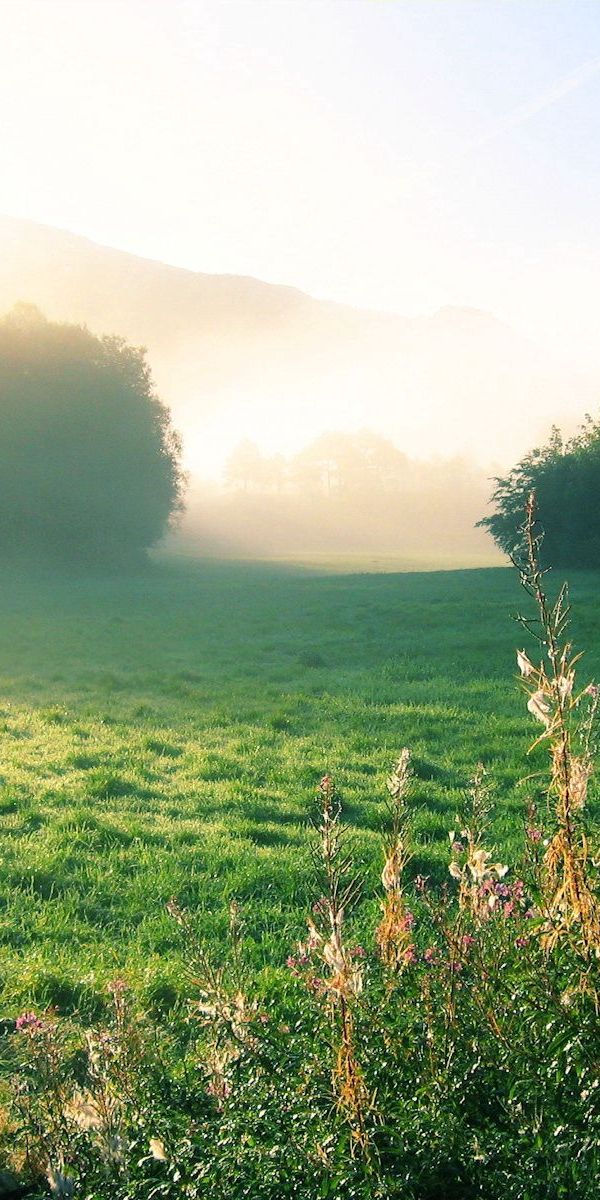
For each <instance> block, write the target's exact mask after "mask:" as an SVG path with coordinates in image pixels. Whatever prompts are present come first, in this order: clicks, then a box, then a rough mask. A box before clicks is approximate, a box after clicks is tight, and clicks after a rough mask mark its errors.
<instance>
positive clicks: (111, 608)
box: [0, 561, 600, 1016]
mask: <svg viewBox="0 0 600 1200" xmlns="http://www.w3.org/2000/svg"><path fill="white" fill-rule="evenodd" d="M572 583H573V588H572V592H573V600H574V604H575V610H576V622H575V626H574V635H575V637H576V640H577V642H578V644H579V645H582V646H585V647H588V648H593V647H595V646H596V645H599V646H600V638H599V637H598V633H599V625H600V615H599V614H598V610H597V604H596V597H597V588H598V577H597V575H594V574H591V573H589V574H587V573H580V574H577V576H576V577H575V578H574V579H573V581H572ZM522 606H523V599H522V597H521V595H520V592H519V589H518V585H517V582H516V580H515V578H514V575H513V573H512V572H511V571H509V570H504V569H495V570H471V571H452V572H431V573H422V574H400V575H392V574H383V575H376V574H364V575H342V574H339V573H337V574H330V575H327V574H323V573H318V572H315V571H307V570H302V569H301V568H299V567H294V568H290V567H285V566H283V565H276V566H273V565H271V566H265V565H259V564H255V565H252V564H235V563H216V562H210V563H190V562H185V561H176V562H169V561H161V562H156V563H154V564H152V565H151V566H149V567H148V568H147V570H145V571H141V572H139V573H137V574H136V573H131V574H129V575H126V576H122V575H121V576H119V575H114V576H103V577H100V576H95V575H93V574H87V575H80V576H77V577H70V578H66V577H64V576H60V575H58V574H56V575H53V574H50V573H45V574H44V573H38V574H37V575H33V574H31V573H27V572H24V571H15V572H14V573H13V572H10V573H9V572H7V573H6V575H5V578H4V582H3V584H2V588H1V591H0V737H1V740H2V741H1V744H2V750H1V759H0V829H1V845H0V896H1V902H0V903H1V908H0V984H1V985H2V989H3V1015H13V1014H14V1013H15V1012H16V1011H17V1010H18V1009H19V1008H22V1007H29V1006H34V1007H35V1006H43V1005H47V1004H53V1005H56V1006H57V1007H58V1008H59V1010H61V1011H63V1012H70V1011H73V1010H80V1011H82V1013H83V1014H84V1015H87V1016H90V1015H93V1014H94V1013H95V1012H96V1011H97V1010H98V1008H99V1007H101V1006H102V1004H103V1002H104V1001H103V996H104V994H105V985H106V981H107V980H108V979H110V978H111V977H114V976H115V975H117V974H119V975H125V976H126V977H127V978H128V979H129V980H130V981H131V982H132V983H133V984H135V986H136V987H137V988H138V989H139V990H140V992H141V995H142V998H143V1000H144V1001H145V1003H147V1004H148V1006H149V1007H150V1008H152V1009H154V1010H155V1011H158V1012H160V1011H164V1010H166V1009H168V1007H169V1006H170V1005H171V1004H173V1003H174V1002H175V1001H176V1000H177V998H178V996H179V995H180V994H181V992H184V991H186V989H187V985H186V983H185V972H184V964H183V963H182V961H181V949H180V943H179V939H178V935H177V931H176V929H175V928H174V925H173V922H172V920H171V919H170V918H169V916H168V915H167V914H166V911H165V904H166V902H167V901H168V899H169V898H170V897H171V896H173V895H176V896H177V898H178V900H179V901H180V903H182V904H183V905H190V906H193V908H194V909H195V910H196V912H197V914H198V918H199V924H200V927H201V929H202V931H203V933H204V935H205V936H206V938H207V939H208V940H209V941H210V942H211V943H213V944H219V943H222V942H223V940H224V937H225V931H226V925H227V910H228V905H229V901H230V900H231V899H232V898H233V897H235V898H237V899H238V900H239V901H240V902H241V904H242V905H243V908H244V913H245V922H246V926H247V930H248V942H249V948H250V951H251V953H252V954H253V956H254V958H255V961H256V963H257V965H259V966H260V965H263V964H264V965H267V964H270V967H271V968H272V964H273V963H279V962H280V963H282V964H283V963H284V962H285V958H286V955H287V954H288V953H289V950H290V945H291V944H293V943H294V941H295V940H297V938H298V936H299V935H301V933H302V931H303V912H304V908H305V905H306V903H307V901H308V897H309V896H310V894H311V890H310V878H309V877H310V863H309V858H308V855H307V852H306V842H307V839H306V818H307V814H308V812H309V811H310V806H311V802H312V798H313V796H314V790H315V786H316V784H317V783H318V780H319V778H320V776H321V775H322V774H323V773H324V772H325V771H329V772H331V773H332V774H333V775H334V776H335V779H336V783H337V785H338V788H339V790H340V791H341V793H342V795H343V797H344V801H345V816H346V819H347V820H348V821H349V823H350V824H351V825H352V826H353V827H354V829H355V851H356V854H357V856H358V858H359V859H360V860H361V862H362V863H363V864H364V870H365V872H366V873H367V876H368V875H371V877H372V878H373V880H375V879H376V878H377V876H378V874H379V871H380V869H381V861H380V854H381V851H380V844H379V839H378V827H379V821H380V817H381V813H382V797H383V794H384V790H385V779H386V775H387V773H388V771H389V767H390V765H391V762H392V761H393V760H394V758H395V757H397V754H398V751H399V750H400V748H401V747H402V746H404V745H408V746H410V748H411V750H412V753H413V757H414V765H415V770H416V774H417V780H418V783H417V789H416V790H417V800H418V804H419V815H418V818H417V833H418V838H419V851H418V853H417V854H416V855H415V858H414V859H413V861H412V863H411V867H410V870H411V871H412V872H413V874H416V873H425V874H430V875H432V876H434V877H437V878H440V879H441V878H443V877H445V874H446V869H447V868H446V863H447V846H448V843H447V830H448V829H449V828H450V827H451V824H452V819H453V816H454V813H455V812H456V810H457V807H459V806H460V804H461V798H462V790H463V788H464V786H465V784H466V782H467V780H468V779H469V777H470V775H471V774H472V772H473V769H474V767H475V765H476V764H477V762H478V761H480V760H481V761H483V763H484V764H485V766H486V767H487V768H488V769H489V771H490V773H491V777H492V779H493V781H494V784H495V789H496V809H495V836H496V839H497V841H498V843H499V844H501V845H502V853H503V855H504V856H505V861H507V858H506V856H507V854H508V855H509V854H510V847H511V845H512V847H513V848H515V849H516V846H517V844H518V843H519V842H520V837H521V833H520V827H521V819H522V812H523V808H524V802H525V797H526V795H529V794H532V793H533V792H534V791H535V787H536V785H535V782H532V783H530V784H529V785H527V786H526V787H524V786H520V785H519V780H520V779H521V778H522V776H523V775H524V774H525V773H526V772H527V771H528V770H530V769H532V766H535V762H538V764H539V763H541V762H543V751H542V752H541V758H540V757H538V759H536V760H535V761H534V763H533V764H528V763H527V762H526V758H525V756H526V751H527V747H528V745H529V743H530V741H531V740H533V737H534V736H535V735H536V734H537V732H538V730H537V728H536V727H535V723H534V721H533V719H532V718H531V719H530V718H526V717H525V716H524V703H523V698H522V697H521V696H520V695H519V690H518V687H517V685H516V682H515V663H514V648H515V646H516V644H517V643H520V642H522V633H521V632H520V631H519V630H518V629H517V628H516V627H515V626H514V625H513V624H512V622H511V621H510V614H511V612H514V611H515V610H516V609H517V608H519V607H522ZM599 668H600V656H599V655H598V653H596V652H595V651H594V652H593V653H592V652H591V651H590V652H589V653H588V655H587V657H586V661H585V667H584V668H582V672H581V677H582V679H583V678H584V677H587V676H590V677H591V676H593V675H594V673H596V675H598V673H599ZM267 975H268V972H267Z"/></svg>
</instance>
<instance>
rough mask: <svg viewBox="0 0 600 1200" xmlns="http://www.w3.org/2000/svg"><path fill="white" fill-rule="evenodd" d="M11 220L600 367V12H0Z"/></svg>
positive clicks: (5, 5) (331, 4) (425, 1)
mask: <svg viewBox="0 0 600 1200" xmlns="http://www.w3.org/2000/svg"><path fill="white" fill-rule="evenodd" d="M0 103H1V105H2V112H3V114H4V119H3V122H2V133H1V136H0V211H1V212H3V213H5V214H8V215H12V216H19V217H28V218H31V219H33V220H36V221H39V222H43V223H46V224H49V225H54V226H58V227H59V228H62V229H68V230H71V231H73V232H75V233H79V234H83V235H86V236H88V237H90V238H92V239H94V240H96V241H99V242H102V243H105V244H107V245H112V246H115V247H118V248H120V249H123V250H127V251H130V252H132V253H135V254H140V255H143V256H146V257H149V258H154V259H158V260H161V261H163V262H168V263H173V264H176V265H179V266H183V267H188V268H191V269H193V270H199V271H206V272H217V273H221V272H231V273H234V274H247V275H253V276H256V277H258V278H260V279H264V280H267V281H272V282H282V283H287V284H292V285H295V286H297V287H300V288H302V289H304V290H306V291H308V292H310V293H312V294H313V295H315V296H318V297H321V298H327V299H335V300H340V301H344V302H346V303H350V304H352V305H356V306H359V307H370V308H375V309H382V310H390V311H395V312H398V313H402V314H406V315H413V314H420V313H430V312H433V311H435V310H436V309H438V308H440V307H442V306H443V305H447V304H456V305H472V306H474V307H478V308H482V309H485V310H486V311H489V312H491V313H494V314H495V315H496V316H497V317H499V318H501V319H502V320H505V321H507V322H509V323H510V324H511V325H513V326H514V327H515V328H516V329H518V330H519V331H521V332H523V333H525V334H526V335H527V336H529V337H531V338H533V339H535V340H536V341H537V342H539V343H540V344H541V345H546V346H553V345H556V344H557V343H558V342H559V341H560V344H561V347H562V348H563V350H564V352H565V354H566V355H567V356H569V357H570V358H572V359H574V360H575V361H576V362H577V363H578V364H579V365H580V366H583V367H587V366H593V367H594V368H596V367H597V366H598V365H600V361H599V360H600V339H598V336H597V334H598V312H599V310H600V270H599V268H600V222H599V221H598V199H599V192H600V189H599V183H600V137H599V136H598V132H599V118H600V3H598V0H567V2H564V0H503V2H500V3H499V2H496V0H166V2H165V0H143V2H138V0H100V2H97V0H0Z"/></svg>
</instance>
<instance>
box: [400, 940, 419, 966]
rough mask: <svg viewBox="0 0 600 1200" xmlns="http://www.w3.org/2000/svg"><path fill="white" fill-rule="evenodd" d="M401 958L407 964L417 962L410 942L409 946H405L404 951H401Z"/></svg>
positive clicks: (415, 953)
mask: <svg viewBox="0 0 600 1200" xmlns="http://www.w3.org/2000/svg"><path fill="white" fill-rule="evenodd" d="M402 958H403V960H404V962H405V963H407V964H410V963H415V962H416V961H417V952H416V950H415V947H414V945H413V943H412V942H411V944H410V946H407V947H406V950H404V951H403V953H402Z"/></svg>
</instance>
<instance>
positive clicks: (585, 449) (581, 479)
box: [478, 416, 600, 567]
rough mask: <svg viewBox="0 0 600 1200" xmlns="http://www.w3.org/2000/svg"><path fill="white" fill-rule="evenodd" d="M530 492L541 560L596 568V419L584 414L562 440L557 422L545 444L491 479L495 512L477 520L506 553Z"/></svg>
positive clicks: (599, 430)
mask: <svg viewBox="0 0 600 1200" xmlns="http://www.w3.org/2000/svg"><path fill="white" fill-rule="evenodd" d="M531 491H535V494H536V502H537V515H538V520H539V522H540V525H541V526H542V527H543V529H544V542H543V548H542V554H543V559H544V562H545V563H547V564H548V565H552V566H557V567H600V421H594V420H593V419H592V418H591V417H589V416H588V417H586V419H585V422H584V424H583V425H582V426H581V428H580V430H579V432H578V433H577V434H576V435H575V436H574V437H572V438H570V439H568V440H566V441H565V439H564V438H563V436H562V434H561V432H560V430H559V429H557V428H556V427H555V428H553V429H552V433H551V435H550V438H549V439H548V441H547V443H546V444H545V445H544V446H542V447H540V448H538V449H536V450H533V451H532V452H531V453H530V454H528V455H526V457H525V458H522V459H521V461H520V462H518V463H517V465H516V466H515V467H513V468H512V470H511V471H510V472H509V473H508V475H506V476H505V477H504V478H497V479H496V489H495V491H494V493H493V496H492V503H493V504H495V506H496V511H495V512H494V513H493V514H492V515H491V516H489V517H484V518H483V520H481V521H479V522H478V523H479V525H483V526H485V527H486V528H487V529H489V531H490V533H491V534H492V537H493V538H494V541H495V542H496V544H497V545H498V546H499V547H500V549H501V550H504V551H505V553H507V554H511V553H512V552H513V550H514V549H515V547H516V546H517V544H518V543H519V541H520V533H519V530H520V529H521V527H522V525H523V521H524V513H525V504H526V501H527V497H528V495H529V493H530V492H531Z"/></svg>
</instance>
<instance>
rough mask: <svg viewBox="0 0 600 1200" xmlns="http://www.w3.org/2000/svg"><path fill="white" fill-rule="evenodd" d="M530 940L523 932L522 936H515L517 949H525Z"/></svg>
mask: <svg viewBox="0 0 600 1200" xmlns="http://www.w3.org/2000/svg"><path fill="white" fill-rule="evenodd" d="M528 942H529V938H528V937H527V936H526V935H525V934H521V936H520V937H518V938H515V948H516V949H517V950H523V949H524V947H525V946H526V945H527V943H528Z"/></svg>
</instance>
